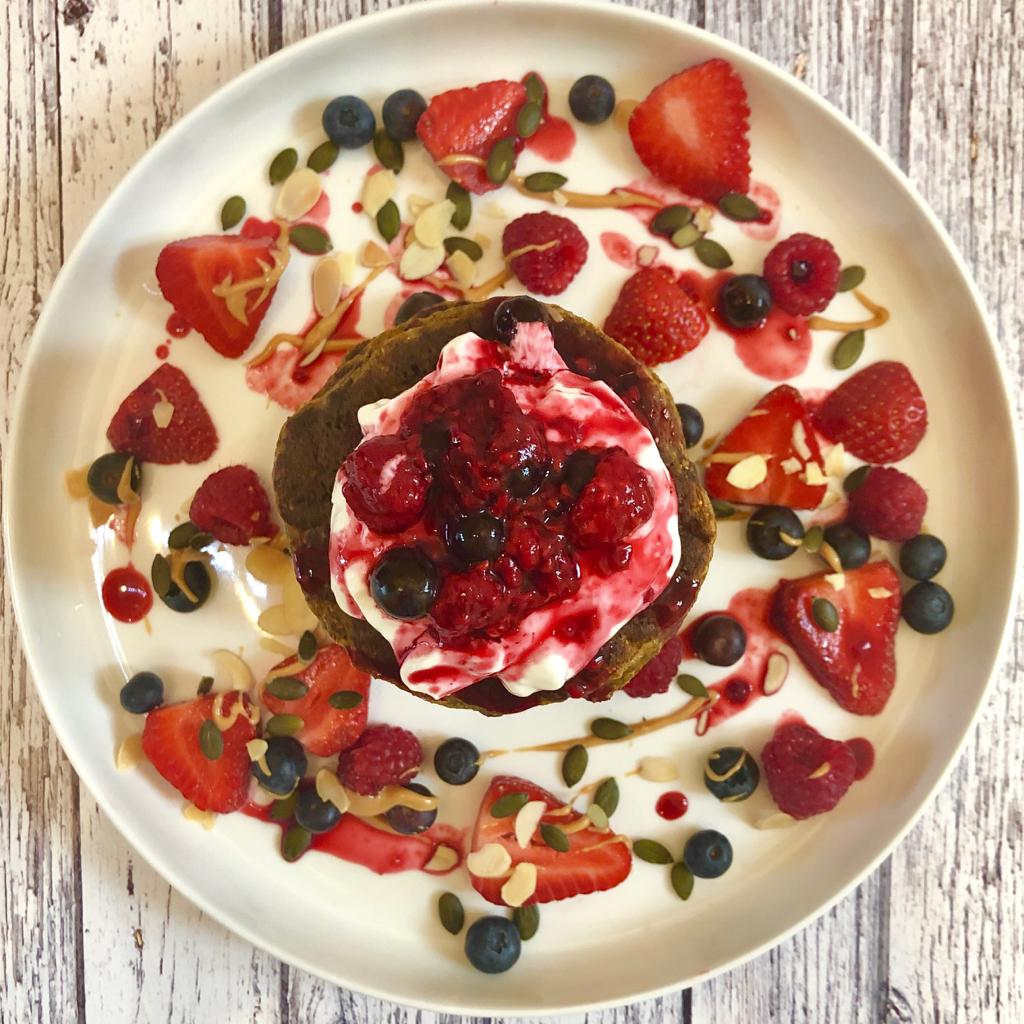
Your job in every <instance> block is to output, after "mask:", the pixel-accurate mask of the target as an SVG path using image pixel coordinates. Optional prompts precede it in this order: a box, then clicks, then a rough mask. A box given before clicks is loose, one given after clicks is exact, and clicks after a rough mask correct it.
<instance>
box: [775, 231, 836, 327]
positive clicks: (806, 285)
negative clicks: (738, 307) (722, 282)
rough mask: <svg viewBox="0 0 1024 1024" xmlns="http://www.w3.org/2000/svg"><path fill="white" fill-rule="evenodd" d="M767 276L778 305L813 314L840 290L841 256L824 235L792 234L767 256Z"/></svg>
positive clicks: (795, 311)
mask: <svg viewBox="0 0 1024 1024" xmlns="http://www.w3.org/2000/svg"><path fill="white" fill-rule="evenodd" d="M764 276H765V278H766V279H767V281H768V287H769V288H771V290H772V298H773V299H774V300H775V304H776V305H777V306H781V307H782V308H783V309H784V310H785V311H786V312H787V313H791V314H792V315H793V316H810V314H811V313H818V312H820V311H821V310H823V309H824V308H825V307H826V306H827V305H828V304H829V303H830V302H831V301H832V299H833V297H834V296H835V294H836V288H837V286H838V285H839V257H838V256H837V255H836V251H835V249H833V248H832V243H831V242H827V241H826V240H825V239H824V238H818V237H817V236H816V235H808V234H803V233H801V234H798V235H790V237H789V238H785V239H783V240H782V241H781V242H779V243H777V244H776V245H775V247H774V248H773V249H772V251H771V252H770V253H768V255H767V256H766V257H765V261H764Z"/></svg>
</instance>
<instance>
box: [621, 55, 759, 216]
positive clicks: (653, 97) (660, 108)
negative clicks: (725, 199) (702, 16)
mask: <svg viewBox="0 0 1024 1024" xmlns="http://www.w3.org/2000/svg"><path fill="white" fill-rule="evenodd" d="M749 117H750V107H748V106H747V90H746V89H745V88H744V87H743V80H742V79H741V78H740V76H739V75H738V74H737V73H736V71H735V69H734V68H733V66H732V65H731V64H730V63H729V62H728V61H726V60H722V59H720V58H715V59H714V60H709V61H705V62H704V63H703V64H697V65H696V66H694V67H692V68H687V69H686V70H685V71H680V72H679V74H677V75H673V76H672V77H671V78H668V79H666V80H665V81H664V82H662V83H661V85H659V86H657V87H656V88H655V89H654V90H653V91H652V92H651V94H650V95H649V96H648V97H647V99H645V100H644V101H643V102H642V103H640V104H639V106H637V108H636V110H634V111H633V114H632V116H631V117H630V119H629V137H630V138H631V139H632V140H633V148H634V149H635V150H636V155H637V156H638V157H640V160H641V162H642V163H643V165H644V166H645V167H646V168H647V169H648V170H649V171H650V172H651V173H652V174H653V175H654V176H655V177H656V178H657V179H658V180H659V181H663V182H664V183H665V184H666V185H674V186H675V187H676V188H678V189H681V190H682V191H683V192H685V193H687V194H688V195H691V196H698V197H699V198H701V199H706V200H707V201H708V202H711V203H717V202H718V200H719V199H721V198H722V196H723V195H725V193H726V192H746V191H747V190H748V189H749V188H750V142H749V140H748V138H747V130H748V128H749V124H748V120H747V119H748V118H749Z"/></svg>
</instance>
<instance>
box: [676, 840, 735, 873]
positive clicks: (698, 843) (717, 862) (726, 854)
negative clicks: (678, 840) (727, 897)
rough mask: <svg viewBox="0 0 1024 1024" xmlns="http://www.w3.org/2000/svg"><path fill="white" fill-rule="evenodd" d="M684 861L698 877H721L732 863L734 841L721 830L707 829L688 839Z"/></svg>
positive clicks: (684, 849)
mask: <svg viewBox="0 0 1024 1024" xmlns="http://www.w3.org/2000/svg"><path fill="white" fill-rule="evenodd" d="M683 863H684V864H685V865H686V866H687V867H688V868H689V869H690V871H691V872H692V873H693V874H694V875H696V876H697V877H698V878H719V877H720V876H721V875H724V874H725V873H726V871H728V870H729V868H730V867H731V865H732V843H730V842H729V840H728V839H726V838H725V836H723V835H722V833H721V832H716V831H715V830H714V829H710V828H708V829H705V830H704V831H703V832H698V833H697V834H696V835H693V836H690V838H689V839H687V840H686V846H684V847H683Z"/></svg>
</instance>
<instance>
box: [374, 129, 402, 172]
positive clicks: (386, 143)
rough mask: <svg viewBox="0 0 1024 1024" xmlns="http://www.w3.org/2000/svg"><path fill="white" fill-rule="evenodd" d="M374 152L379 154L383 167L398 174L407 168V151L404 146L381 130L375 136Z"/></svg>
mask: <svg viewBox="0 0 1024 1024" xmlns="http://www.w3.org/2000/svg"><path fill="white" fill-rule="evenodd" d="M373 151H374V153H376V154H377V159H378V160H379V161H380V165H381V167H386V168H387V169H388V170H389V171H394V172H395V174H397V173H398V172H399V171H400V170H401V169H402V168H403V167H404V166H405V150H403V149H402V144H401V143H400V142H398V141H397V140H396V139H393V138H391V136H390V135H388V133H387V132H386V131H385V130H384V129H383V128H379V129H378V130H377V132H376V134H375V135H374V136H373Z"/></svg>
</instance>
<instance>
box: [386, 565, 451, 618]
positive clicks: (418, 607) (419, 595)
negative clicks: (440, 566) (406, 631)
mask: <svg viewBox="0 0 1024 1024" xmlns="http://www.w3.org/2000/svg"><path fill="white" fill-rule="evenodd" d="M438 576H439V573H438V571H437V567H436V566H435V565H434V564H433V563H432V562H431V561H430V559H429V558H427V556H426V555H425V554H424V553H423V552H422V551H420V550H418V549H417V548H391V549H390V550H389V551H385V552H384V554H383V555H381V557H380V558H379V559H378V561H377V564H376V565H375V566H374V567H373V571H372V572H371V573H370V593H371V594H372V596H373V599H374V601H376V602H377V604H378V605H380V607H381V608H383V609H384V611H386V612H387V613H388V615H391V616H394V618H396V619H419V618H421V617H422V616H424V615H426V614H427V612H429V611H430V609H431V606H432V605H433V604H434V601H435V599H436V598H437V591H438V588H439V585H440V581H439V579H438Z"/></svg>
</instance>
